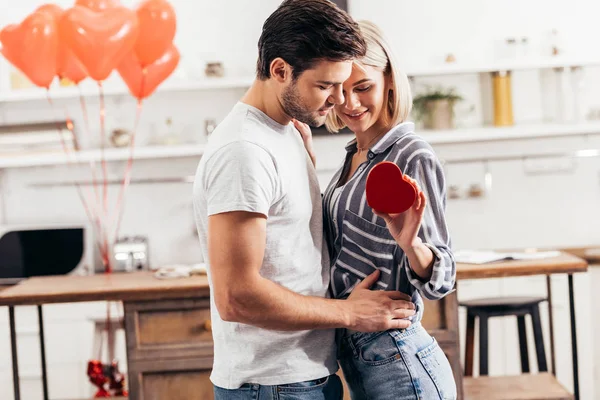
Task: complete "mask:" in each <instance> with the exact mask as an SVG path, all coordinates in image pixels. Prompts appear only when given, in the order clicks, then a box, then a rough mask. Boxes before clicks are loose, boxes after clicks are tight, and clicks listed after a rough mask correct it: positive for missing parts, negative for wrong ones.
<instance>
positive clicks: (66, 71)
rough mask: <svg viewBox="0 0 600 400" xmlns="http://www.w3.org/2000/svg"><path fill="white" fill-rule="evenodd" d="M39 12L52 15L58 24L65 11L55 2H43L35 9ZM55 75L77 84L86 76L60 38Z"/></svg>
mask: <svg viewBox="0 0 600 400" xmlns="http://www.w3.org/2000/svg"><path fill="white" fill-rule="evenodd" d="M36 11H39V12H45V13H48V14H49V15H52V17H53V18H54V21H55V22H56V24H57V25H58V23H59V22H60V19H61V17H62V15H63V13H64V12H65V10H63V9H62V8H61V7H59V6H57V5H56V4H44V5H42V6H40V7H38V8H37V9H36ZM56 75H58V77H59V78H61V79H63V78H67V79H69V80H70V81H71V82H74V83H75V84H78V83H79V82H81V81H82V80H83V79H85V78H86V77H87V72H86V71H85V69H84V68H83V66H82V65H81V63H80V62H79V60H78V59H77V58H76V57H75V55H74V54H73V52H72V51H71V50H70V49H69V48H68V47H67V45H66V43H65V42H64V41H62V40H59V41H58V58H57V60H56Z"/></svg>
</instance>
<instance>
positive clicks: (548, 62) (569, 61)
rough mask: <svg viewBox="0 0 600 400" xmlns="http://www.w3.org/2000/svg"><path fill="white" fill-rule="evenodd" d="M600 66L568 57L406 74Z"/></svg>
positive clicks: (440, 67)
mask: <svg viewBox="0 0 600 400" xmlns="http://www.w3.org/2000/svg"><path fill="white" fill-rule="evenodd" d="M592 66H600V58H598V59H578V58H568V57H546V58H539V59H522V60H506V61H497V62H489V63H460V62H454V63H445V64H440V65H438V66H425V67H423V68H407V70H406V74H407V75H408V76H411V77H420V76H442V75H461V74H463V75H464V74H479V73H487V72H495V71H519V70H535V69H552V68H571V67H592Z"/></svg>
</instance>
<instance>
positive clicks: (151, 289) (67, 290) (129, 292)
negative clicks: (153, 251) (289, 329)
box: [0, 272, 209, 306]
mask: <svg viewBox="0 0 600 400" xmlns="http://www.w3.org/2000/svg"><path fill="white" fill-rule="evenodd" d="M208 295H209V288H208V279H207V277H206V276H192V277H189V278H177V279H157V278H155V277H154V275H153V273H152V272H131V273H113V274H97V275H90V276H73V275H61V276H43V277H34V278H29V279H27V280H24V281H23V282H21V283H19V284H17V285H14V286H9V287H7V288H5V289H3V290H0V306H7V305H33V304H49V303H74V302H82V301H106V300H109V301H136V300H163V299H173V298H189V297H208Z"/></svg>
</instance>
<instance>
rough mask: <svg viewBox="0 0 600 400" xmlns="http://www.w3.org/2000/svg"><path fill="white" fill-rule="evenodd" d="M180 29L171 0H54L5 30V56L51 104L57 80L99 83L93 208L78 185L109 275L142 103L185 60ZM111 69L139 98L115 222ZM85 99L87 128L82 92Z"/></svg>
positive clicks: (1, 34)
mask: <svg viewBox="0 0 600 400" xmlns="http://www.w3.org/2000/svg"><path fill="white" fill-rule="evenodd" d="M175 32H176V17H175V11H174V9H173V7H172V6H171V4H170V3H169V2H168V1H167V0H143V1H142V2H141V3H140V4H139V5H138V6H137V7H136V8H135V9H130V8H127V7H125V6H123V5H122V4H120V2H119V0H76V1H75V4H74V5H73V6H72V7H71V8H68V9H63V8H61V7H60V6H58V5H56V4H44V5H42V6H40V7H38V8H37V9H35V10H34V11H33V12H32V13H31V14H30V15H29V16H27V17H26V18H25V19H24V20H23V21H22V22H21V23H19V24H12V25H8V26H6V27H4V28H3V29H2V30H1V31H0V44H1V45H2V48H1V50H0V52H1V54H2V55H3V56H4V57H5V58H6V59H7V60H8V61H9V62H10V63H11V64H12V65H14V66H15V67H16V68H18V69H19V70H20V71H21V72H22V73H23V74H24V75H25V76H26V77H27V78H28V79H29V80H30V81H31V82H32V83H33V84H35V85H36V86H39V87H43V88H46V89H47V90H48V100H49V101H50V104H51V105H52V104H53V103H52V100H51V96H50V93H51V92H50V86H51V84H52V82H53V81H54V80H55V78H59V79H61V80H62V79H66V80H69V81H71V82H73V83H74V84H75V85H78V86H79V83H80V82H82V81H83V80H85V79H88V78H89V79H92V80H94V81H96V82H97V83H98V87H99V94H100V134H101V141H100V143H101V156H100V157H101V159H100V161H101V164H102V171H103V173H102V175H103V179H102V193H100V190H98V188H97V181H96V175H95V167H94V164H93V162H92V163H91V165H90V167H91V169H92V177H93V185H94V192H95V195H96V205H95V207H93V204H91V203H92V202H91V201H90V199H89V196H88V197H87V198H86V196H83V194H82V191H81V187H80V186H79V184H76V187H77V190H78V194H79V197H80V198H81V200H82V202H83V205H84V208H85V211H86V213H87V216H88V218H90V220H91V221H92V222H93V223H94V226H95V228H96V229H97V238H98V240H99V243H98V245H99V248H100V254H101V256H102V261H103V264H104V267H105V271H106V272H110V271H111V269H112V261H111V257H110V244H111V243H113V242H114V240H116V238H117V236H118V231H119V226H120V222H121V218H122V213H123V199H124V194H125V190H126V188H127V187H128V186H129V182H130V175H131V169H132V163H133V148H134V143H135V140H134V139H135V132H136V130H137V125H138V122H139V117H140V112H141V104H142V100H143V99H145V98H147V97H148V96H150V95H151V94H152V93H154V91H155V90H156V88H157V87H158V86H159V85H160V84H161V83H162V82H163V81H164V80H165V79H166V78H167V77H169V76H170V75H171V73H172V72H173V71H174V70H175V68H176V67H177V65H178V63H179V58H180V55H179V51H178V50H177V48H176V47H175V45H174V44H173V39H174V37H175ZM113 71H117V72H118V73H119V75H120V76H121V78H122V80H123V81H124V82H125V84H126V86H127V88H128V89H129V92H130V93H131V94H132V96H133V97H135V98H136V99H137V100H138V106H137V114H136V118H135V125H134V126H135V128H134V130H133V135H132V138H131V142H130V151H129V157H128V160H127V164H126V167H125V172H124V176H123V180H122V183H121V185H120V191H119V195H118V198H117V203H116V210H115V213H114V215H112V217H113V218H110V220H111V221H110V222H111V223H109V221H108V220H109V212H108V195H107V185H108V181H107V167H106V159H105V156H104V146H105V141H106V133H105V123H104V122H105V114H106V113H105V107H104V92H103V87H102V82H103V81H105V80H106V79H107V78H108V77H109V75H110V74H111V73H112V72H113ZM80 93H81V92H80ZM80 99H81V106H82V110H83V113H84V119H85V122H86V125H87V111H86V109H85V103H84V100H83V95H81V96H80ZM67 128H68V129H69V130H72V129H73V123H72V122H71V121H70V118H67ZM74 136H75V135H74ZM61 139H62V135H61ZM63 149H64V151H65V152H66V153H67V156H68V160H69V161H70V160H71V158H70V154H69V150H68V149H67V147H66V146H65V145H64V142H63ZM113 227H116V228H115V230H114V238H113V235H111V234H110V232H109V231H112V228H113Z"/></svg>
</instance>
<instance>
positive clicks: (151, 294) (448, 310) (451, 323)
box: [0, 253, 587, 400]
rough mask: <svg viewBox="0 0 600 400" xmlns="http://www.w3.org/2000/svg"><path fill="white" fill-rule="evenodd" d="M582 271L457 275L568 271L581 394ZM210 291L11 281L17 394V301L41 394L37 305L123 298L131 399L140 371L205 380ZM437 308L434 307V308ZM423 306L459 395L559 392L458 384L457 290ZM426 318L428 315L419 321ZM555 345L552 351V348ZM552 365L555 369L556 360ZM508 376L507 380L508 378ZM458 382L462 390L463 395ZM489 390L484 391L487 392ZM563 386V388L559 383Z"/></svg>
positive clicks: (1, 300) (100, 280)
mask: <svg viewBox="0 0 600 400" xmlns="http://www.w3.org/2000/svg"><path fill="white" fill-rule="evenodd" d="M586 270H587V263H586V261H585V260H583V259H581V258H579V257H576V256H573V255H569V254H566V253H563V254H561V255H560V256H559V257H556V258H551V259H542V260H536V261H518V262H517V261H510V262H501V263H490V264H485V265H468V264H458V265H457V279H458V280H464V279H483V278H495V277H512V276H527V275H547V276H550V275H554V274H568V276H569V301H570V310H571V334H572V348H573V361H574V362H573V374H574V377H575V379H574V382H575V396H576V398H578V396H579V383H578V370H577V343H576V327H575V317H574V312H575V306H574V296H573V278H572V274H574V273H577V272H584V271H586ZM458 286H460V285H458ZM208 296H209V288H208V281H207V279H206V277H193V278H183V279H172V280H159V279H156V278H154V277H153V276H152V274H151V273H148V272H137V273H127V274H112V275H94V276H85V277H77V276H59V277H37V278H30V279H27V280H25V281H23V282H22V283H20V284H18V285H16V286H12V287H9V288H7V289H4V290H0V306H8V307H9V316H10V325H11V346H12V347H11V348H12V356H13V367H14V369H13V383H14V388H15V398H16V399H19V398H20V397H19V386H18V383H19V379H18V367H17V362H16V355H17V353H16V335H15V328H14V309H13V307H15V306H18V305H37V306H38V313H39V320H40V341H41V343H40V345H41V349H42V370H43V371H42V376H43V385H44V394H45V397H44V399H47V398H48V397H47V388H46V381H45V379H46V378H45V355H44V337H43V328H42V327H43V324H41V322H42V304H51V303H68V302H85V301H122V302H123V303H124V305H125V307H124V309H125V325H126V339H127V348H128V354H127V357H128V373H129V383H130V399H132V400H134V399H140V398H142V397H141V395H140V393H142V392H143V390H144V388H142V387H141V386H142V383H141V381H142V379H141V376H142V375H143V374H144V373H145V372H148V373H149V374H150V375H152V377H155V376H156V375H157V373H156V371H159V372H160V371H170V378H169V379H170V380H169V382H168V383H167V384H168V385H175V384H176V385H179V386H185V385H186V384H188V383H190V382H191V383H193V384H195V385H198V384H197V382H198V380H199V379H200V378H201V379H205V380H206V381H207V382H208V376H207V374H206V373H205V372H202V371H207V370H208V369H210V368H211V367H212V338H211V337H210V333H209V332H208V331H209V328H210V327H209V326H207V323H209V322H208V321H209V312H208ZM548 298H549V300H550V301H551V292H549V293H548ZM435 307H437V309H438V311H437V313H436V311H435ZM426 309H427V310H429V311H428V312H427V313H426V315H425V317H426V318H431V317H435V318H437V320H438V321H439V325H438V326H437V327H434V328H433V329H431V330H430V332H431V333H432V334H433V335H434V336H435V337H436V338H437V339H438V341H439V342H440V345H441V346H442V347H443V348H444V351H445V352H446V354H447V355H448V357H449V358H450V359H451V362H452V366H453V369H454V370H455V374H456V380H457V384H458V385H459V393H460V394H461V397H460V398H467V399H483V398H484V399H491V397H489V396H490V393H492V391H494V390H496V389H495V388H497V387H504V388H506V385H512V384H514V385H519V382H522V381H523V380H526V381H527V382H530V383H531V382H533V383H535V382H538V381H540V382H541V381H542V380H544V382H546V381H545V380H550V381H551V382H552V385H546V384H544V386H545V387H546V388H552V389H553V390H554V391H558V390H559V389H557V388H561V387H562V386H560V384H558V382H557V381H556V379H555V377H554V376H552V375H549V374H546V375H543V376H541V377H540V376H527V375H523V376H520V377H502V379H500V377H481V378H467V379H465V381H464V385H463V380H462V372H461V366H460V345H459V326H458V302H457V297H456V293H452V294H450V295H449V296H447V297H446V298H444V299H443V300H442V301H439V302H428V303H427V305H426ZM550 309H551V307H550ZM171 315H174V317H175V319H174V320H171V321H178V322H177V323H180V324H181V323H185V324H188V325H189V326H188V325H186V326H185V328H186V329H183V330H182V329H177V330H176V331H173V326H174V324H169V321H170V320H169V319H168V318H170V317H169V316H171ZM424 322H426V321H425V320H424ZM169 325H171V326H169ZM424 325H425V324H424ZM165 326H166V328H164V329H171V331H169V332H168V333H167V332H163V333H165V334H166V336H168V337H172V338H173V340H177V341H178V342H171V343H169V344H168V346H166V345H165V344H164V343H162V342H161V340H164V339H161V338H160V337H159V336H160V335H159V333H160V332H159V331H160V330H161V329H163V327H165ZM551 326H552V319H551ZM428 329H429V328H428ZM140 330H141V333H140ZM182 332H183V334H182ZM186 332H187V333H186ZM182 335H184V336H182ZM209 339H210V341H209ZM551 343H552V338H551ZM165 346H166V347H165ZM190 346H191V347H190ZM209 347H210V348H209ZM552 351H553V352H554V347H553V346H552ZM173 357H174V358H173ZM162 358H164V360H163V361H162V362H161V361H160V360H161V359H162ZM178 370H179V371H195V372H193V373H187V374H180V375H175V374H174V373H173V371H178ZM552 370H553V371H555V368H554V366H553V368H552ZM199 371H200V372H201V373H200V372H199ZM165 373H166V372H165ZM507 381H509V382H511V383H509V384H507V383H506V382H507ZM191 383H190V384H191ZM209 383H210V382H208V383H207V385H208V384H209ZM147 385H150V386H151V388H152V389H153V390H156V386H157V385H158V383H157V382H156V381H151V380H150V379H148V380H147ZM498 385H500V386H498ZM526 386H527V385H525V386H523V385H521V386H515V387H526ZM529 386H531V385H529ZM463 387H464V389H465V395H464V396H462V393H463ZM209 389H210V390H212V386H210V388H208V386H207V390H209ZM196 390H197V389H196ZM486 390H488V391H489V392H487V393H486ZM563 392H564V393H566V391H564V389H563ZM478 393H479V394H481V393H483V395H482V397H480V396H479V395H478ZM502 393H504V395H506V396H508V395H509V394H510V391H506V390H504V391H502ZM519 393H520V395H521V397H504V398H510V399H539V398H540V397H539V396H538V397H535V395H532V396H533V397H526V396H527V393H524V392H519ZM569 396H570V395H569ZM542 398H543V397H542ZM557 398H560V397H557ZM566 398H569V397H566Z"/></svg>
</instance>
